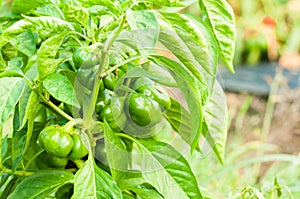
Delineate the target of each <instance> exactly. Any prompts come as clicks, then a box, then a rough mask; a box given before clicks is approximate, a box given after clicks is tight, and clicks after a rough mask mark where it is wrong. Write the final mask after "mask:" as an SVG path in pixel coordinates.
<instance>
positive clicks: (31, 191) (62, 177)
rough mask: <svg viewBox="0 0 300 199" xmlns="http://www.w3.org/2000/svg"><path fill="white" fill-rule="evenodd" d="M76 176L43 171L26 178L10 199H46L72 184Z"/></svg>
mask: <svg viewBox="0 0 300 199" xmlns="http://www.w3.org/2000/svg"><path fill="white" fill-rule="evenodd" d="M73 179H74V176H73V174H72V173H71V172H68V171H64V170H43V171H40V172H37V173H35V174H33V175H32V176H30V177H27V178H25V179H24V180H23V181H21V183H20V184H18V186H17V187H16V189H15V190H14V192H13V193H12V194H11V195H10V196H9V197H8V199H19V198H20V199H24V198H27V199H33V198H34V199H44V198H46V197H47V196H50V194H51V193H52V192H53V191H54V190H57V189H58V188H59V187H61V186H63V185H65V184H67V183H72V182H73Z"/></svg>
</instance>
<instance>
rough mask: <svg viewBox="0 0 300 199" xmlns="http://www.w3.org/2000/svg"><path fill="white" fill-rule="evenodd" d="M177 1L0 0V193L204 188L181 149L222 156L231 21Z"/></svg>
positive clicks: (218, 1) (217, 10) (154, 194)
mask: <svg viewBox="0 0 300 199" xmlns="http://www.w3.org/2000/svg"><path fill="white" fill-rule="evenodd" d="M0 3H1V1H0ZM185 3H186V2H185V1H178V0H163V1H162V0H158V1H154V0H119V1H110V0H45V1H41V0H30V1H29V0H13V1H11V2H10V1H3V2H2V5H3V6H2V8H1V14H0V94H1V95H0V104H1V106H0V131H1V133H2V136H1V137H0V144H1V146H0V154H1V158H0V169H1V170H0V171H1V173H0V175H1V179H0V180H1V181H0V185H1V188H0V195H1V198H9V199H18V198H22V199H23V198H42V199H44V198H64V199H65V198H73V199H82V198H144V199H147V198H149V199H150V198H151V199H152V198H170V199H171V198H181V199H184V198H197V199H199V198H204V197H203V195H202V194H201V190H200V188H199V185H198V180H201V179H196V178H195V176H194V173H193V171H192V168H191V167H190V165H189V161H188V160H187V159H186V155H187V154H188V153H190V154H192V153H195V152H197V153H198V152H200V153H205V152H207V149H209V150H211V151H213V152H214V154H215V155H216V156H217V158H218V159H219V161H220V162H221V163H223V159H224V148H225V142H226V134H227V127H226V123H227V111H226V105H225V96H224V93H223V91H222V88H221V86H220V84H219V83H218V82H217V81H216V73H217V68H218V65H219V60H222V63H223V64H224V66H226V67H227V68H228V69H229V70H230V71H232V72H233V66H232V60H233V52H234V40H235V22H234V16H233V13H232V9H231V7H230V6H229V5H228V3H227V2H226V1H225V0H199V6H200V8H201V16H200V17H196V16H192V15H188V14H181V13H180V12H179V11H180V10H181V9H182V8H184V6H185ZM180 96H183V97H180ZM178 143H179V144H178Z"/></svg>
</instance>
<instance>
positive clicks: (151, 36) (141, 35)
mask: <svg viewBox="0 0 300 199" xmlns="http://www.w3.org/2000/svg"><path fill="white" fill-rule="evenodd" d="M126 17H127V22H128V24H129V26H130V29H131V30H132V32H130V33H131V34H132V37H131V39H133V41H134V42H135V43H136V46H137V48H138V50H139V51H140V53H141V54H142V55H144V56H146V55H147V54H148V53H149V52H152V51H153V48H154V46H155V44H156V43H157V40H158V36H159V24H158V21H157V19H156V17H155V15H154V14H153V13H151V12H149V11H133V10H127V11H126Z"/></svg>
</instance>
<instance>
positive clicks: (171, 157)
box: [138, 140, 202, 199]
mask: <svg viewBox="0 0 300 199" xmlns="http://www.w3.org/2000/svg"><path fill="white" fill-rule="evenodd" d="M138 143H139V145H142V146H143V147H140V149H141V150H142V151H141V154H138V155H139V158H140V161H141V164H142V165H141V170H142V174H143V177H144V178H145V179H146V181H147V182H148V183H149V184H151V185H152V186H154V187H155V188H156V189H157V191H158V192H159V193H160V194H161V195H162V196H163V197H164V198H181V199H184V198H195V199H200V198H202V195H201V193H200V190H199V187H198V184H197V180H196V178H195V176H194V174H193V172H192V170H191V168H190V166H189V164H188V162H187V160H186V159H185V158H184V157H183V156H182V155H181V154H180V153H179V152H177V151H176V150H175V149H174V148H173V147H172V146H170V145H168V144H166V143H163V142H158V141H142V140H140V141H138Z"/></svg>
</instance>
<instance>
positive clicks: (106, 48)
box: [84, 15, 125, 121]
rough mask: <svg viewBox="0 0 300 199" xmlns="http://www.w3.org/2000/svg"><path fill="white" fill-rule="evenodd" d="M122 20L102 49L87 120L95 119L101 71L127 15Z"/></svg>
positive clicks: (105, 66) (105, 64)
mask: <svg viewBox="0 0 300 199" xmlns="http://www.w3.org/2000/svg"><path fill="white" fill-rule="evenodd" d="M121 17H122V21H121V23H120V25H119V27H118V28H117V29H116V30H115V31H114V32H113V33H112V35H111V37H109V38H108V39H107V41H106V43H105V45H104V48H103V50H102V57H101V61H100V65H99V68H98V71H97V73H96V77H97V78H96V79H95V81H94V87H93V92H92V94H91V99H90V103H89V107H88V111H87V113H86V115H85V117H84V120H85V121H92V120H93V113H94V111H95V106H96V103H97V97H98V93H99V89H100V86H101V78H100V77H101V76H100V75H101V73H102V70H103V69H104V68H107V67H108V64H109V61H108V51H109V49H110V47H111V46H112V45H113V43H114V41H115V40H116V39H117V37H118V35H119V34H120V33H121V31H122V30H123V26H124V23H125V17H124V16H123V15H122V16H121ZM98 77H99V78H98Z"/></svg>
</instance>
